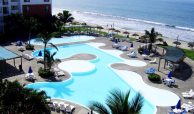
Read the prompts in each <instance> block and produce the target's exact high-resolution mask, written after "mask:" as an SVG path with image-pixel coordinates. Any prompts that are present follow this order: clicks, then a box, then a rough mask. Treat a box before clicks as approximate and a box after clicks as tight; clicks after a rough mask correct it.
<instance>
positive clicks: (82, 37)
mask: <svg viewBox="0 0 194 114" xmlns="http://www.w3.org/2000/svg"><path fill="white" fill-rule="evenodd" d="M93 39H95V37H93V36H86V35H76V36H70V37H62V38H52V39H51V40H50V43H53V44H55V45H56V44H64V43H74V42H81V41H88V40H93ZM30 43H31V44H33V45H43V43H41V42H36V39H31V40H30Z"/></svg>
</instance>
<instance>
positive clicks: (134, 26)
mask: <svg viewBox="0 0 194 114" xmlns="http://www.w3.org/2000/svg"><path fill="white" fill-rule="evenodd" d="M71 13H72V14H73V16H74V17H75V19H76V21H81V22H86V23H90V24H94V25H101V26H104V27H111V26H114V27H115V28H118V29H123V30H128V31H130V32H141V33H144V31H145V30H150V29H151V28H152V27H154V28H155V29H156V30H157V31H158V32H160V33H161V34H163V36H165V37H168V38H172V39H176V38H177V37H179V40H182V41H192V42H193V41H194V28H189V27H181V26H175V25H169V24H165V23H159V22H153V21H147V20H140V19H133V18H126V17H121V16H117V15H106V14H101V13H97V12H81V11H71Z"/></svg>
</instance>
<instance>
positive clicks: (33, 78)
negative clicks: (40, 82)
mask: <svg viewBox="0 0 194 114" xmlns="http://www.w3.org/2000/svg"><path fill="white" fill-rule="evenodd" d="M25 78H26V80H36V76H35V75H34V73H27V74H26V75H25Z"/></svg>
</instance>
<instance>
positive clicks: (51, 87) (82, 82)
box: [27, 44, 156, 114]
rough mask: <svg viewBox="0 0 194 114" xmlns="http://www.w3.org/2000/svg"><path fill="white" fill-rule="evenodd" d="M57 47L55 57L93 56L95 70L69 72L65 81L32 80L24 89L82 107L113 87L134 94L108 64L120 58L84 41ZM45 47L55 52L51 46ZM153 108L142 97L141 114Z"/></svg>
mask: <svg viewBox="0 0 194 114" xmlns="http://www.w3.org/2000/svg"><path fill="white" fill-rule="evenodd" d="M58 49H59V51H58V52H57V54H56V56H55V58H59V59H64V58H67V57H70V56H72V55H75V54H80V53H87V54H93V55H96V56H97V59H95V60H90V61H89V62H90V63H92V64H94V65H95V70H93V71H92V72H90V73H86V74H84V73H80V74H79V73H71V75H72V78H71V79H70V80H68V81H64V82H40V83H33V84H30V85H27V87H28V88H33V89H38V90H44V91H45V92H46V93H47V95H48V96H50V97H51V98H60V99H66V100H70V101H73V102H77V103H80V104H83V105H85V106H88V105H89V102H90V101H99V102H102V103H105V99H106V98H107V95H108V94H109V91H111V90H112V89H115V88H119V89H121V90H122V91H124V92H126V91H127V90H129V89H130V90H131V95H132V97H133V96H135V94H136V92H135V90H134V89H133V88H131V86H130V85H128V84H127V83H126V82H125V81H123V80H122V79H121V78H120V77H119V76H118V75H117V74H116V73H115V72H113V70H111V69H110V67H109V65H110V64H112V63H118V62H123V60H121V59H119V58H117V57H114V56H112V55H110V54H107V53H105V52H103V51H101V50H98V49H96V48H94V47H92V46H89V45H86V44H74V45H66V46H59V47H58ZM48 50H50V52H55V51H56V50H55V49H53V48H48ZM38 52H39V51H36V52H34V53H33V55H34V56H35V57H37V56H38ZM67 65H68V64H67ZM69 66H70V65H69ZM70 67H71V66H70ZM83 67H84V66H83ZM155 110H156V107H155V106H154V105H152V104H151V103H149V102H148V101H147V100H146V99H145V102H144V106H143V108H142V113H141V114H153V113H154V112H155Z"/></svg>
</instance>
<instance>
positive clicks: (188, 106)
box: [181, 102, 194, 112]
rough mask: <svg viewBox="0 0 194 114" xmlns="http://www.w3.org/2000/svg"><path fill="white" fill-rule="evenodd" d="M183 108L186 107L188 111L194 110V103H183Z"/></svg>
mask: <svg viewBox="0 0 194 114" xmlns="http://www.w3.org/2000/svg"><path fill="white" fill-rule="evenodd" d="M181 108H183V109H185V111H187V112H193V111H194V105H193V104H192V102H191V103H188V104H187V103H183V104H182V105H181Z"/></svg>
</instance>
